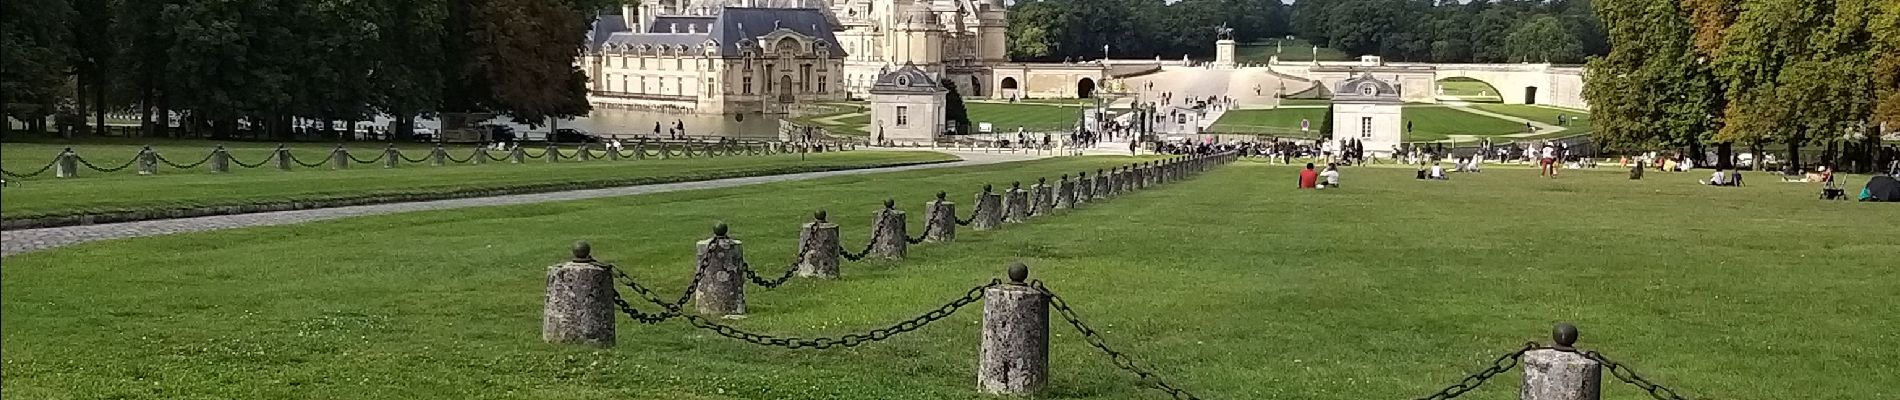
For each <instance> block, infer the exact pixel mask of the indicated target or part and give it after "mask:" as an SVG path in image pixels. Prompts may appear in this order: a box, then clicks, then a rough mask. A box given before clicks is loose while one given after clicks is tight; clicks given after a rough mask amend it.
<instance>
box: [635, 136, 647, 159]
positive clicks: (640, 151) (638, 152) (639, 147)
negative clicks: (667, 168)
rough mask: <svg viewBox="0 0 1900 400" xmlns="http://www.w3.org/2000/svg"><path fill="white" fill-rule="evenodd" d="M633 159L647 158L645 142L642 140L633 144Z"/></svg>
mask: <svg viewBox="0 0 1900 400" xmlns="http://www.w3.org/2000/svg"><path fill="white" fill-rule="evenodd" d="M633 159H635V160H645V159H647V143H646V142H644V141H642V142H640V143H634V144H633Z"/></svg>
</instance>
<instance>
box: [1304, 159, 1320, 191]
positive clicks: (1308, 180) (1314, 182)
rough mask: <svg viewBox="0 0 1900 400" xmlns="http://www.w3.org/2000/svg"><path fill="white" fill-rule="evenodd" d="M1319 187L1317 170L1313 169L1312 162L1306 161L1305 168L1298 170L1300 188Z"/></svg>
mask: <svg viewBox="0 0 1900 400" xmlns="http://www.w3.org/2000/svg"><path fill="white" fill-rule="evenodd" d="M1317 187H1319V172H1317V171H1313V163H1306V169H1302V170H1300V189H1313V188H1317Z"/></svg>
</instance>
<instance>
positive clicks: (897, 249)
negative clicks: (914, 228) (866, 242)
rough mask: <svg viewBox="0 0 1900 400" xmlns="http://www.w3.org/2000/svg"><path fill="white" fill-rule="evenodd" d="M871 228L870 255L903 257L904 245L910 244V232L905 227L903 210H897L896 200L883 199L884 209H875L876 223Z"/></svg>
mask: <svg viewBox="0 0 1900 400" xmlns="http://www.w3.org/2000/svg"><path fill="white" fill-rule="evenodd" d="M871 230H872V231H873V233H872V234H871V239H872V241H871V254H870V256H871V257H878V258H884V259H891V260H902V259H904V254H905V250H906V247H908V246H909V245H910V236H909V235H910V232H909V231H908V230H906V229H905V226H904V212H903V211H898V210H897V201H896V200H890V199H885V200H884V209H882V210H877V225H875V226H872V227H871Z"/></svg>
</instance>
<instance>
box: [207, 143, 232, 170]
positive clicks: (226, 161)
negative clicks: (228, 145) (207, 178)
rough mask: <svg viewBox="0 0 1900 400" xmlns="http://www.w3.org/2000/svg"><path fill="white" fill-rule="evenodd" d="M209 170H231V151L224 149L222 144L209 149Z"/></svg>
mask: <svg viewBox="0 0 1900 400" xmlns="http://www.w3.org/2000/svg"><path fill="white" fill-rule="evenodd" d="M211 172H216V173H226V172H231V153H230V152H227V151H225V150H224V145H218V148H215V149H211Z"/></svg>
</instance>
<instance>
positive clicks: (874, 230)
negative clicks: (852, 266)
mask: <svg viewBox="0 0 1900 400" xmlns="http://www.w3.org/2000/svg"><path fill="white" fill-rule="evenodd" d="M877 222H878V223H877V225H875V226H872V227H871V242H870V243H865V244H864V250H861V251H858V253H857V254H851V252H850V251H847V250H845V249H844V246H842V245H841V246H838V255H840V256H844V259H845V260H849V261H862V260H864V257H865V256H867V255H870V254H871V248H872V247H876V246H877V240H878V239H882V238H883V237H884V229H883V228H884V219H882V218H880V219H878V220H877Z"/></svg>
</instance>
